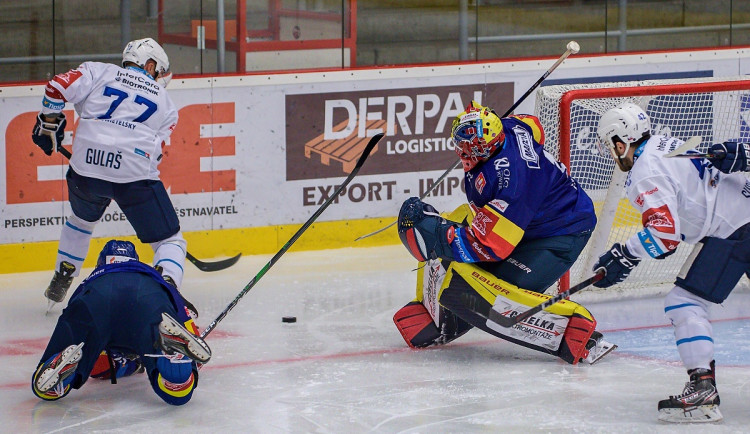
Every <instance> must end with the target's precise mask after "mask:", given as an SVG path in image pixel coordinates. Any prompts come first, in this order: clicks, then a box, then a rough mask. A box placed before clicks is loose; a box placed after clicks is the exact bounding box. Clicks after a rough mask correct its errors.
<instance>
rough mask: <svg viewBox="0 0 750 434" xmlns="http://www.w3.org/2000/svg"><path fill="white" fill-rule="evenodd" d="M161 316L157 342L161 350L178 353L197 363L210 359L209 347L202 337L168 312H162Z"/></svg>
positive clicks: (167, 352)
mask: <svg viewBox="0 0 750 434" xmlns="http://www.w3.org/2000/svg"><path fill="white" fill-rule="evenodd" d="M161 317H162V321H161V323H159V335H160V340H159V342H160V345H161V349H162V351H164V352H165V353H166V354H175V353H180V354H183V355H185V356H187V357H189V358H191V359H193V360H195V361H196V362H199V363H207V362H208V361H209V360H210V359H211V349H210V348H209V347H208V344H206V342H205V341H204V340H203V339H201V338H200V337H198V336H195V335H194V334H192V333H190V332H189V331H188V330H187V329H185V327H183V326H182V325H181V324H180V323H179V322H178V321H177V320H176V319H174V318H172V317H171V316H169V315H168V314H166V313H162V314H161Z"/></svg>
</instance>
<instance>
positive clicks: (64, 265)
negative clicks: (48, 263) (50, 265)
mask: <svg viewBox="0 0 750 434" xmlns="http://www.w3.org/2000/svg"><path fill="white" fill-rule="evenodd" d="M75 271H76V267H75V265H73V264H71V263H70V262H68V261H62V262H61V263H60V269H59V270H57V271H55V275H54V276H53V277H52V280H51V281H50V283H49V286H48V287H47V289H46V290H45V291H44V296H45V297H47V298H48V299H49V301H50V303H49V307H50V308H51V307H52V306H53V305H54V304H55V303H60V302H62V301H63V300H65V294H67V293H68V289H70V284H71V283H73V273H75ZM47 311H48V312H49V309H47Z"/></svg>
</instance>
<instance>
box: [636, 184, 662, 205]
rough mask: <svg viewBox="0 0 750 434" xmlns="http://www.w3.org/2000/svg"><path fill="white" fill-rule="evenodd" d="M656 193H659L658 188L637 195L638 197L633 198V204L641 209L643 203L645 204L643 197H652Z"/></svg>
mask: <svg viewBox="0 0 750 434" xmlns="http://www.w3.org/2000/svg"><path fill="white" fill-rule="evenodd" d="M657 191H659V187H654V188H652V189H651V190H649V191H644V192H643V193H641V194H639V195H638V197H636V198H635V204H636V205H638V206H639V207H642V206H643V203H644V202H645V199H644V197H645V196H649V195H652V194H654V193H656V192H657Z"/></svg>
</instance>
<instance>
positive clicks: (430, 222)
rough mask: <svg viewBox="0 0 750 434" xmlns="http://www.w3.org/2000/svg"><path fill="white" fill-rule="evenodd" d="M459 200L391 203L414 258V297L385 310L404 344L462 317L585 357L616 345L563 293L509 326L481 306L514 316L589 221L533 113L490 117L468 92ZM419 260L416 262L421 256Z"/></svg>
mask: <svg viewBox="0 0 750 434" xmlns="http://www.w3.org/2000/svg"><path fill="white" fill-rule="evenodd" d="M452 139H453V145H454V146H455V150H456V152H457V153H458V154H459V156H460V157H461V161H462V163H463V168H464V172H465V174H464V187H465V190H466V197H467V199H468V204H466V205H462V206H461V207H459V208H458V209H456V210H455V211H454V212H453V213H451V214H449V215H448V216H447V217H446V218H444V217H443V216H441V215H440V214H438V212H437V211H436V210H435V209H434V208H433V207H432V206H430V205H428V204H426V203H424V202H422V201H421V200H420V199H419V198H416V197H413V198H410V199H408V200H407V201H406V202H404V204H403V205H402V207H401V211H400V214H399V218H398V231H399V236H400V237H401V240H402V242H403V243H404V245H405V246H406V248H407V249H408V250H409V252H410V253H411V254H412V255H413V256H414V257H415V258H416V259H417V260H419V261H420V262H423V263H424V264H420V267H419V271H418V277H417V297H416V299H415V300H413V301H412V302H411V303H409V304H407V305H406V306H404V307H403V308H402V309H401V310H399V311H398V312H397V313H396V315H395V316H394V322H395V323H396V326H397V327H398V329H399V331H400V332H401V334H402V336H403V337H404V339H405V340H406V342H407V344H409V346H411V347H427V346H431V345H435V344H445V343H448V342H450V341H452V340H454V339H456V338H457V337H459V336H461V335H462V334H464V333H466V332H467V331H468V330H469V329H471V328H472V327H478V328H480V329H482V330H484V331H486V332H488V333H490V334H493V335H495V336H498V337H501V338H503V339H507V340H509V341H511V342H515V343H517V344H520V345H523V346H526V347H529V348H533V349H536V350H539V351H543V352H547V353H550V354H554V355H557V356H559V357H560V358H561V359H563V360H565V361H566V362H568V363H572V364H576V363H578V362H579V361H580V360H586V361H587V362H589V363H594V362H596V361H597V360H599V359H600V358H601V357H603V356H604V355H605V354H607V353H609V352H610V351H612V350H613V349H614V348H615V347H616V346H615V345H613V344H611V343H608V342H606V341H605V340H604V339H603V337H602V335H601V333H599V332H597V331H595V327H596V321H595V320H594V318H593V316H592V315H591V314H590V313H589V312H588V311H587V310H586V309H585V308H584V307H583V306H580V305H578V304H577V303H573V302H571V301H563V302H560V303H557V304H555V305H553V306H551V307H550V308H548V309H547V310H546V311H542V312H540V313H539V314H537V315H534V316H532V317H530V318H528V319H527V320H525V321H523V322H521V323H519V324H517V325H515V326H514V327H512V328H503V327H500V326H499V325H498V324H496V323H494V322H493V321H491V320H490V319H489V318H490V312H491V311H492V310H494V311H496V312H495V314H498V313H499V314H502V315H505V316H515V315H516V314H517V313H520V312H523V311H525V310H527V309H528V308H529V307H531V306H535V305H537V304H540V303H542V302H544V301H545V300H546V299H548V298H549V296H547V295H544V294H543V293H544V292H545V291H546V290H547V288H549V287H550V286H552V285H554V284H555V282H556V281H557V280H558V279H559V278H560V277H561V276H562V275H563V274H565V272H567V271H568V269H569V268H570V267H571V266H572V265H573V263H574V262H575V261H576V259H577V258H578V255H579V254H580V252H581V251H582V250H583V248H584V247H585V246H586V243H587V241H588V239H589V237H590V236H591V233H592V230H593V228H594V226H595V224H596V216H595V214H594V207H593V204H592V202H591V199H590V198H589V197H588V196H587V195H586V193H585V192H584V191H583V189H581V188H580V187H579V185H578V183H577V182H576V181H575V180H574V179H572V178H571V177H570V176H569V175H568V173H567V170H566V168H565V166H564V165H563V164H562V163H560V162H558V161H557V160H556V159H555V158H554V157H553V156H552V155H551V154H549V153H548V152H546V151H545V150H544V148H543V144H544V132H543V130H542V127H541V124H540V123H539V120H538V119H537V118H536V117H534V116H527V115H516V116H510V117H507V118H502V119H501V118H500V117H499V116H498V115H497V114H496V113H495V112H494V111H493V110H491V109H490V108H488V107H483V106H481V105H479V104H478V103H476V102H472V103H471V105H469V107H467V108H466V111H464V112H463V113H461V114H460V115H459V116H458V117H457V118H456V119H455V120H454V122H453V126H452ZM422 265H424V266H422Z"/></svg>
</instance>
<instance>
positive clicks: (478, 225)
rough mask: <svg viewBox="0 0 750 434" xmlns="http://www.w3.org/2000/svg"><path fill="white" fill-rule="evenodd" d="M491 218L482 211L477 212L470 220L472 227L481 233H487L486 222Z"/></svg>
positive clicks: (490, 220)
mask: <svg viewBox="0 0 750 434" xmlns="http://www.w3.org/2000/svg"><path fill="white" fill-rule="evenodd" d="M491 222H492V219H491V218H490V217H489V216H487V215H485V214H484V213H479V214H477V215H476V217H474V220H472V221H471V226H472V228H473V229H474V230H475V231H476V232H479V233H480V234H482V235H487V223H491Z"/></svg>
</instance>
